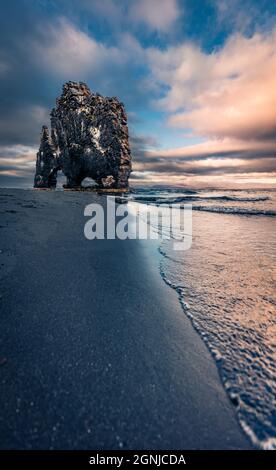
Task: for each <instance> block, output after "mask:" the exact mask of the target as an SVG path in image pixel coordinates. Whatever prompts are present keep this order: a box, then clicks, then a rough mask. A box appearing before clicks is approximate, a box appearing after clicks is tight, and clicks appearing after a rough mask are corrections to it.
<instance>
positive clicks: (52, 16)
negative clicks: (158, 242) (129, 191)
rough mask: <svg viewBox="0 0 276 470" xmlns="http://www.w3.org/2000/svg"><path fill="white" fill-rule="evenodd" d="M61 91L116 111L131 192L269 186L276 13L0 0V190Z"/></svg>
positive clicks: (274, 143)
mask: <svg viewBox="0 0 276 470" xmlns="http://www.w3.org/2000/svg"><path fill="white" fill-rule="evenodd" d="M69 80H73V81H83V82H86V83H87V84H88V86H89V87H90V89H91V90H92V91H93V92H99V93H100V94H102V95H105V96H117V97H119V99H120V100H121V101H123V103H124V104H125V107H126V111H127V115H128V123H129V133H130V141H131V149H132V157H133V173H132V177H131V184H132V185H139V186H145V185H176V186H189V187H233V188H236V187H258V186H261V187H275V186H276V159H275V156H276V3H275V2H273V1H271V0H1V3H0V186H2V187H31V186H32V184H33V176H34V169H35V159H36V152H37V150H38V146H39V138H40V131H41V126H42V125H43V124H48V122H49V112H50V110H51V109H52V108H53V107H54V105H55V100H56V98H57V97H58V95H59V94H60V93H61V89H62V85H63V83H64V82H67V81H69Z"/></svg>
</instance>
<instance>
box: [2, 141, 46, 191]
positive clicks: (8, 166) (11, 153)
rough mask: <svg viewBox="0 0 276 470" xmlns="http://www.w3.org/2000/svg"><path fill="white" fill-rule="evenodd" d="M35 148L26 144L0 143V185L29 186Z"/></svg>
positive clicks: (32, 172) (33, 166)
mask: <svg viewBox="0 0 276 470" xmlns="http://www.w3.org/2000/svg"><path fill="white" fill-rule="evenodd" d="M36 152H37V149H36V148H35V147H33V146H27V145H19V144H18V145H8V146H5V145H0V185H1V186H5V187H8V186H10V187H14V186H21V187H31V186H32V182H33V175H34V171H35V160H36Z"/></svg>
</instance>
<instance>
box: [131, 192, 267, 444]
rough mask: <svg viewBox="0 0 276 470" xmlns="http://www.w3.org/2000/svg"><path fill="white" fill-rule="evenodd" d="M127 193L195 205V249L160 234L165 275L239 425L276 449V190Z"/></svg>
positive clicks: (136, 198)
mask: <svg viewBox="0 0 276 470" xmlns="http://www.w3.org/2000/svg"><path fill="white" fill-rule="evenodd" d="M128 199H129V200H131V201H132V202H134V203H139V204H146V205H147V206H150V207H156V206H158V207H162V206H164V207H166V206H170V207H173V206H176V205H179V204H180V205H181V204H191V205H192V227H193V230H192V244H191V247H190V249H188V250H186V251H176V250H175V249H174V240H173V238H167V239H162V240H161V239H160V245H159V251H160V253H161V255H162V256H161V261H160V273H161V275H162V277H163V279H164V281H165V282H166V283H167V284H168V285H169V286H171V288H172V289H175V291H176V292H177V295H178V297H179V302H180V304H181V306H182V308H183V313H184V314H185V315H187V316H188V317H189V319H190V320H191V322H192V324H193V326H194V328H195V329H196V330H197V332H198V333H199V335H200V336H201V337H202V340H203V341H204V342H205V343H206V345H207V347H208V348H209V350H210V352H211V354H212V356H213V358H214V360H215V361H216V364H217V367H218V370H219V374H220V377H221V381H222V383H223V385H224V387H225V390H226V392H227V394H228V397H229V399H230V400H231V402H232V403H233V406H234V407H235V410H236V413H237V417H238V420H239V423H240V425H241V427H242V429H243V430H244V432H245V433H246V434H247V435H248V436H249V437H250V439H251V441H252V442H253V444H254V445H255V446H256V447H257V448H261V449H276V380H275V379H276V361H275V359H276V356H275V344H276V341H275V340H276V310H275V301H276V299H275V281H276V272H275V257H276V249H275V248H276V230H275V229H276V190H266V189H264V190H260V189H258V190H255V189H248V190H228V189H227V190H217V189H197V190H188V189H183V188H178V189H175V188H138V189H136V190H135V191H134V192H133V193H131V194H130V195H129V196H128ZM151 223H153V222H152V221H151ZM158 223H159V222H158V220H157V221H156V226H155V228H156V230H157V231H158Z"/></svg>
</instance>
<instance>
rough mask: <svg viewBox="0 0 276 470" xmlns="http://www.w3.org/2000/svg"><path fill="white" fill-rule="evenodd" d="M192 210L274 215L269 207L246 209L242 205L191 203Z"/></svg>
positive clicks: (275, 212)
mask: <svg viewBox="0 0 276 470" xmlns="http://www.w3.org/2000/svg"><path fill="white" fill-rule="evenodd" d="M192 207H193V210H194V211H205V212H215V213H218V214H220V213H222V214H236V215H249V216H250V215H266V216H269V217H275V216H276V211H274V210H271V209H247V208H243V207H233V206H232V207H226V206H224V207H220V206H196V205H193V206H192Z"/></svg>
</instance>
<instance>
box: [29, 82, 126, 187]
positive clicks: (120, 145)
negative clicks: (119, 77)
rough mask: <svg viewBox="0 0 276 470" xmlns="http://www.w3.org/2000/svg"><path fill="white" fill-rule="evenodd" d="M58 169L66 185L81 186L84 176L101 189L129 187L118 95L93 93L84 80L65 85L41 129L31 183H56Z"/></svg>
mask: <svg viewBox="0 0 276 470" xmlns="http://www.w3.org/2000/svg"><path fill="white" fill-rule="evenodd" d="M59 170H61V171H62V172H63V173H64V175H65V176H66V177H67V184H66V186H65V187H67V188H77V187H79V186H80V185H81V182H82V181H83V180H84V179H85V178H87V177H89V178H92V179H93V180H94V181H95V183H96V184H97V185H98V186H99V187H100V188H105V189H116V188H117V189H127V188H128V178H129V175H130V172H131V153H130V147H129V140H128V127H127V117H126V113H125V110H124V106H123V104H122V103H121V102H120V101H118V99H117V98H105V97H103V96H101V95H99V94H98V93H96V94H95V93H92V92H91V91H90V89H89V88H88V86H87V85H86V84H85V83H75V82H68V83H66V84H65V85H64V86H63V92H62V95H61V97H60V98H58V99H57V103H56V108H54V109H53V110H52V112H51V132H49V130H48V128H47V127H46V126H43V128H42V134H41V142H40V148H39V151H38V153H37V161H36V173H35V179H34V187H35V188H55V186H56V182H57V172H58V171H59Z"/></svg>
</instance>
